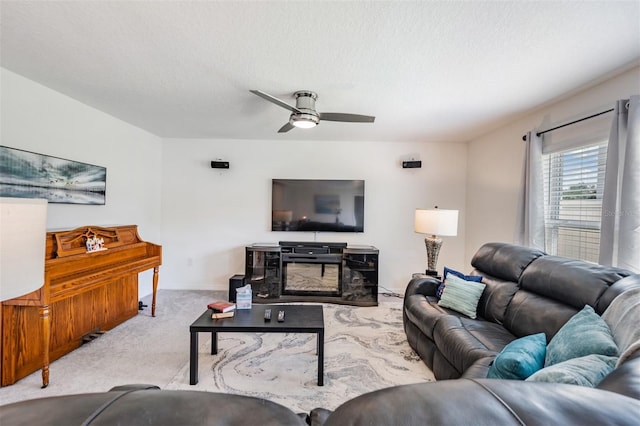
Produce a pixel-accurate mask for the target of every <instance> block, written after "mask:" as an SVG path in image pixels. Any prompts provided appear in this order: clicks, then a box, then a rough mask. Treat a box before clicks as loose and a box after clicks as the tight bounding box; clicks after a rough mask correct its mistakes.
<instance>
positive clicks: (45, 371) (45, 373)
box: [40, 305, 51, 389]
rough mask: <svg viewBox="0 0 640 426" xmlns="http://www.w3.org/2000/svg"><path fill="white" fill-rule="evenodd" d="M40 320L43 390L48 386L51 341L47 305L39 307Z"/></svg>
mask: <svg viewBox="0 0 640 426" xmlns="http://www.w3.org/2000/svg"><path fill="white" fill-rule="evenodd" d="M40 320H41V321H42V348H43V351H42V388H43V389H44V388H46V387H47V386H49V344H50V340H51V319H50V318H49V305H44V306H41V307H40Z"/></svg>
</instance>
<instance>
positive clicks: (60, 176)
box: [0, 145, 107, 204]
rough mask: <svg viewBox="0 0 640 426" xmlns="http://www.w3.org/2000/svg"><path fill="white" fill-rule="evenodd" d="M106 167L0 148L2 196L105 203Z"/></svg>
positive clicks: (62, 201)
mask: <svg viewBox="0 0 640 426" xmlns="http://www.w3.org/2000/svg"><path fill="white" fill-rule="evenodd" d="M106 189H107V169H106V167H101V166H95V165H93V164H87V163H81V162H78V161H72V160H65V159H64V158H58V157H52V156H50V155H43V154H36V153H35V152H29V151H23V150H20V149H16V148H9V147H7V146H1V145H0V197H15V198H45V199H47V200H48V201H49V202H50V203H62V204H105V201H106Z"/></svg>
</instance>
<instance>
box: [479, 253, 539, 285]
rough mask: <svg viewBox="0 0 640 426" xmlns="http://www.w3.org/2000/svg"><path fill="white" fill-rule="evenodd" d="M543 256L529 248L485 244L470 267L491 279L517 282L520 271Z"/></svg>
mask: <svg viewBox="0 0 640 426" xmlns="http://www.w3.org/2000/svg"><path fill="white" fill-rule="evenodd" d="M544 254H545V253H544V252H543V251H541V250H538V249H535V248H530V247H523V246H517V245H513V244H507V243H486V244H484V245H483V246H482V247H480V248H479V249H478V251H477V252H476V254H475V255H474V256H473V259H471V265H472V266H473V267H474V268H476V269H478V270H480V271H482V272H483V273H485V274H488V275H491V276H493V277H496V278H500V279H502V280H505V281H514V282H518V280H519V279H520V275H521V274H522V271H524V270H525V268H526V267H527V266H529V264H530V263H531V262H533V261H534V260H535V259H537V258H539V257H540V256H543V255H544Z"/></svg>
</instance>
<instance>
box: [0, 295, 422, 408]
mask: <svg viewBox="0 0 640 426" xmlns="http://www.w3.org/2000/svg"><path fill="white" fill-rule="evenodd" d="M224 297H226V293H223V292H219V293H214V292H206V291H171V290H160V291H159V294H158V307H157V311H156V312H157V314H156V317H155V318H152V317H151V316H150V313H149V310H148V308H147V309H145V310H144V311H142V312H141V313H140V314H139V315H138V316H136V317H135V318H133V319H131V320H129V321H127V322H125V323H124V324H121V325H120V326H118V327H116V328H115V329H113V330H110V331H108V332H107V333H105V334H104V335H103V336H102V337H99V338H98V339H96V340H94V341H93V342H91V343H88V344H86V345H84V346H82V347H81V348H79V349H77V350H75V351H73V352H71V353H70V354H68V355H66V356H64V357H62V358H60V359H59V360H57V361H55V362H54V363H52V364H51V383H50V385H49V387H48V388H46V389H40V384H41V383H40V380H41V379H40V372H37V373H34V374H32V375H30V376H28V377H25V378H24V379H22V380H20V381H19V382H17V383H16V384H14V385H11V386H7V387H4V388H1V389H0V404H7V403H10V402H14V401H20V400H24V399H32V398H39V397H45V396H53V395H64V394H72V393H83V392H101V391H106V390H108V389H110V388H111V387H113V386H117V385H122V384H127V383H150V384H155V385H158V386H160V387H161V388H162V389H188V390H199V391H212V392H225V393H236V394H242V395H251V396H258V397H263V398H267V399H270V400H272V401H274V402H277V403H280V404H283V405H285V406H287V407H289V408H291V409H292V410H294V411H300V412H302V411H304V412H308V411H309V410H311V409H312V408H315V407H324V408H329V409H334V408H336V407H337V406H338V405H340V404H341V403H342V402H344V401H345V400H347V399H350V398H353V397H355V396H358V395H360V394H363V393H366V392H370V391H373V390H376V389H380V388H384V387H389V386H393V385H398V384H406V383H418V382H424V381H431V380H434V379H433V374H432V373H431V371H430V370H429V369H428V368H427V367H426V365H425V364H424V363H423V362H422V361H421V360H420V359H419V358H418V357H417V355H416V354H415V353H414V352H413V350H412V349H411V348H410V347H409V345H408V343H407V341H406V337H405V334H404V331H403V329H402V310H401V308H402V301H401V300H400V299H398V298H393V297H384V296H381V297H380V298H381V303H380V306H378V307H355V306H344V305H332V304H324V305H323V306H324V320H325V385H324V386H322V387H320V386H317V382H316V380H317V357H316V353H315V335H307V334H270V333H269V334H263V333H223V334H220V335H219V353H218V354H217V355H211V354H210V353H209V351H210V347H211V346H210V344H211V340H210V336H209V335H208V334H207V333H202V334H200V342H199V344H200V346H199V347H200V350H199V383H198V384H197V385H195V386H191V385H189V325H190V324H191V322H193V320H195V319H196V318H197V317H198V316H199V315H200V314H201V313H202V312H203V311H204V309H205V308H206V304H207V303H208V302H210V301H212V300H215V299H221V298H224ZM145 301H147V302H148V299H145Z"/></svg>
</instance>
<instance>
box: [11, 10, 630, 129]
mask: <svg viewBox="0 0 640 426" xmlns="http://www.w3.org/2000/svg"><path fill="white" fill-rule="evenodd" d="M0 19H1V33H0V36H1V46H0V47H1V55H0V64H1V65H2V67H4V68H6V69H8V70H10V71H13V72H15V73H17V74H20V75H23V76H25V77H27V78H29V79H32V80H35V81H37V82H39V83H41V84H43V85H45V86H47V87H50V88H52V89H54V90H57V91H59V92H62V93H64V94H67V95H69V96H71V97H73V98H75V99H77V100H79V101H81V102H83V103H85V104H88V105H91V106H93V107H95V108H97V109H99V110H102V111H105V112H106V113H108V114H111V115H113V116H115V117H118V118H120V119H122V120H124V121H126V122H129V123H131V124H133V125H136V126H138V127H141V128H143V129H146V130H148V131H149V132H151V133H154V134H156V135H158V136H162V137H187V138H224V139H228V138H232V139H276V140H279V139H283V140H286V139H302V140H354V141H357V140H370V141H373V140H388V141H395V140H397V141H465V140H468V139H470V138H471V137H472V135H474V134H478V133H485V132H487V131H489V130H491V129H494V128H496V127H497V126H499V125H502V124H504V123H506V122H507V121H508V120H510V119H513V117H516V116H518V115H521V114H523V113H524V112H526V111H528V110H531V109H533V108H536V107H538V106H540V105H542V104H544V103H547V102H550V101H551V100H553V99H556V98H557V97H558V96H561V95H562V94H564V93H567V92H570V91H573V90H576V89H577V88H580V87H584V86H585V85H587V84H589V83H591V82H593V81H594V80H597V79H599V78H601V77H603V76H605V75H609V74H611V73H614V72H617V71H619V70H621V69H624V68H625V67H628V66H629V65H630V64H632V63H634V62H635V61H637V60H638V59H639V58H640V1H637V0H636V1H584V2H578V1H526V2H522V1H495V2H489V1H482V2H480V1H478V2H471V1H464V2H456V1H446V2H440V1H438V2H436V1H417V2H414V1H376V2H365V1H350V2H345V1H333V2H329V1H312V2H302V1H83V2H81V1H5V0H2V2H1V9H0ZM250 89H259V90H262V91H265V92H268V93H270V94H272V95H274V96H277V97H279V98H281V99H283V100H286V101H287V102H289V103H291V104H295V100H294V99H293V97H292V94H293V92H295V91H296V90H302V89H306V90H313V91H315V92H317V93H318V95H319V98H318V101H317V104H316V107H317V109H318V111H321V112H348V113H356V114H368V115H375V116H376V122H375V123H374V124H363V123H355V124H349V123H336V122H321V123H320V125H319V126H317V127H316V128H313V129H310V130H300V129H294V130H292V131H291V132H289V133H285V134H278V133H277V130H278V129H279V128H280V127H281V126H282V125H283V124H284V123H286V122H287V120H288V116H289V112H288V111H287V110H285V109H283V108H280V107H278V106H276V105H274V104H271V103H269V102H267V101H265V100H263V99H262V98H259V97H257V96H255V95H253V94H251V93H250V92H249V90H250Z"/></svg>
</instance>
